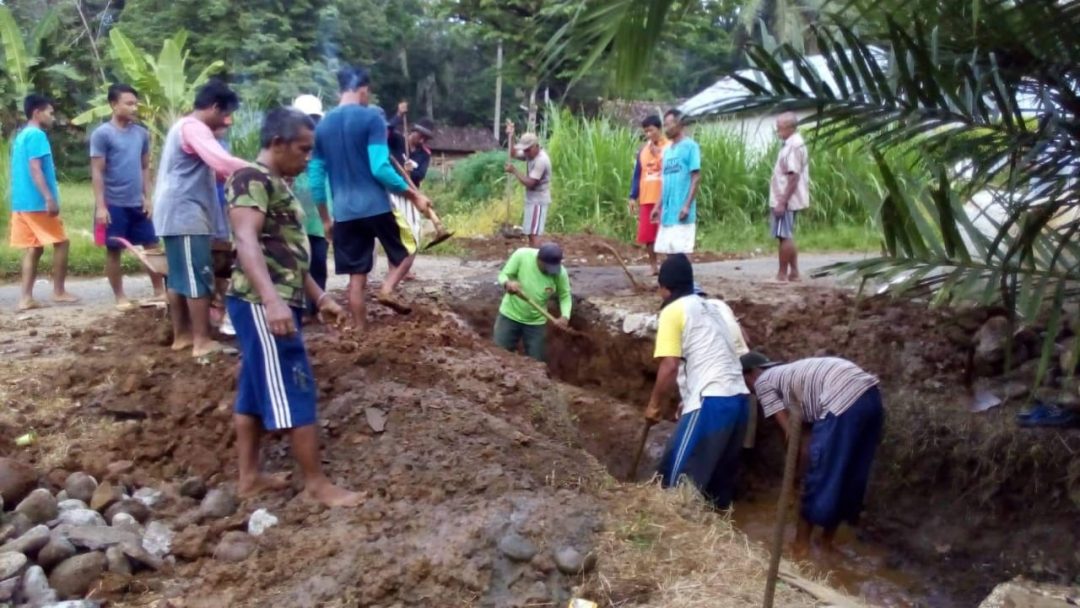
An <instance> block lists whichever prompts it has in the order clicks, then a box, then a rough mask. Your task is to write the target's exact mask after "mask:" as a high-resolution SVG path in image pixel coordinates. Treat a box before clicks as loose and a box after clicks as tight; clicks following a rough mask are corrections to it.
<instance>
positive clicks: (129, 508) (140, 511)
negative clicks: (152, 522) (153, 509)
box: [105, 498, 150, 523]
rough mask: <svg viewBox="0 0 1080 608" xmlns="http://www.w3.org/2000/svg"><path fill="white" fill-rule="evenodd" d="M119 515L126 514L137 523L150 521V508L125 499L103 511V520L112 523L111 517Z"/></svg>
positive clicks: (133, 500) (130, 499) (131, 499)
mask: <svg viewBox="0 0 1080 608" xmlns="http://www.w3.org/2000/svg"><path fill="white" fill-rule="evenodd" d="M120 513H127V514H128V515H130V516H132V517H134V518H135V521H137V522H139V523H143V522H145V521H146V520H148V519H150V508H149V507H147V506H146V505H144V504H143V503H141V502H139V501H137V500H135V499H133V498H125V499H124V500H121V501H120V502H117V503H113V505H112V506H111V507H109V508H108V509H105V519H106V520H108V521H112V520H113V517H115V516H116V515H117V514H120Z"/></svg>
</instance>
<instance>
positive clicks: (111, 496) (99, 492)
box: [90, 481, 124, 513]
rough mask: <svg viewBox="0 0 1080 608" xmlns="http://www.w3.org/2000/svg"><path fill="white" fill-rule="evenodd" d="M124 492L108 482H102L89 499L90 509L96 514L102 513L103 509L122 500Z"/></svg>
mask: <svg viewBox="0 0 1080 608" xmlns="http://www.w3.org/2000/svg"><path fill="white" fill-rule="evenodd" d="M123 498H124V492H123V491H122V490H121V489H120V488H119V487H117V486H114V485H113V484H111V483H109V482H107V481H106V482H104V483H102V484H101V485H99V486H98V487H97V489H96V490H94V495H93V496H91V497H90V508H91V509H93V510H95V511H97V512H98V513H104V512H105V509H108V508H109V507H111V506H112V505H113V503H116V502H119V501H120V500H123Z"/></svg>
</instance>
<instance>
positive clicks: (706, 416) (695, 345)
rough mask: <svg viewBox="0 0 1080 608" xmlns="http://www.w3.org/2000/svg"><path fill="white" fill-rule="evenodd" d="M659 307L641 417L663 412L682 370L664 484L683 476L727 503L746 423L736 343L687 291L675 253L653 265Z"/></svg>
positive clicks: (686, 264) (654, 418)
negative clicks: (653, 368) (652, 371)
mask: <svg viewBox="0 0 1080 608" xmlns="http://www.w3.org/2000/svg"><path fill="white" fill-rule="evenodd" d="M659 283H660V295H661V297H663V300H664V301H663V308H661V310H660V319H659V323H658V325H657V330H656V350H655V353H654V356H655V357H656V358H657V359H659V360H660V367H659V369H658V371H657V373H656V385H655V386H654V387H653V392H652V397H651V398H650V399H649V405H648V406H647V407H646V408H645V419H646V420H647V421H648V422H652V423H655V422H658V421H659V420H661V419H662V418H664V417H666V416H667V415H669V413H668V412H667V411H666V410H667V409H668V408H667V406H668V404H669V403H670V397H669V395H670V393H671V392H672V389H674V388H675V386H676V377H677V376H678V374H679V364H680V363H682V365H683V368H684V370H685V374H686V380H685V384H684V385H683V386H681V387H680V389H681V390H683V391H684V392H683V394H682V395H681V396H682V408H681V411H680V412H679V416H678V418H679V423H678V426H677V427H676V429H675V434H674V435H672V436H671V440H670V441H669V442H668V445H667V449H666V450H665V452H664V456H663V458H662V459H661V461H660V470H659V473H660V476H661V480H662V485H663V487H665V488H668V487H672V486H674V485H676V484H677V483H678V482H679V480H680V478H682V477H687V478H689V480H690V482H691V483H693V484H694V486H695V487H697V489H698V490H699V491H700V492H701V493H702V494H704V495H705V497H706V498H707V499H708V500H709V501H710V502H711V503H712V504H713V505H715V506H716V507H717V508H721V509H726V508H727V507H728V506H730V505H731V500H732V497H733V495H734V490H735V474H736V472H737V471H738V466H739V455H740V452H741V451H742V444H743V436H744V435H745V434H746V426H747V418H748V412H747V399H748V397H749V391H747V390H746V383H745V382H743V378H742V368H741V366H740V365H739V356H738V354H737V350H736V349H737V346H736V344H737V340H736V337H735V336H734V335H733V332H732V330H731V329H730V326H729V322H728V320H727V319H725V317H724V315H723V314H721V311H720V309H719V308H718V307H715V306H712V305H710V304H709V303H708V302H707V301H706V300H705V298H703V297H701V296H700V295H697V294H696V293H695V290H694V270H693V267H692V266H691V265H690V260H689V259H687V257H686V256H685V255H683V254H674V255H671V256H669V257H668V259H667V260H665V261H664V263H663V264H662V265H661V266H660V276H659Z"/></svg>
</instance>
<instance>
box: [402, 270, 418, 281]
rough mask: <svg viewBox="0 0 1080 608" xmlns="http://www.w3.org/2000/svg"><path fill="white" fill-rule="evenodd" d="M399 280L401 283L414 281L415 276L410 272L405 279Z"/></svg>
mask: <svg viewBox="0 0 1080 608" xmlns="http://www.w3.org/2000/svg"><path fill="white" fill-rule="evenodd" d="M401 280H402V281H415V280H416V275H415V274H413V273H411V272H410V273H409V274H407V275H405V278H403V279H401Z"/></svg>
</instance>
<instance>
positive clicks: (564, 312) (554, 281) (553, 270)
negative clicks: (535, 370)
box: [494, 243, 572, 361]
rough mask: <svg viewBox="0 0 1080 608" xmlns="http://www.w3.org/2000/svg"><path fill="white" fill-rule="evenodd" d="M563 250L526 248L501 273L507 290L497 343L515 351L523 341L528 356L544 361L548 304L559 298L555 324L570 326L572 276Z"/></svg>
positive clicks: (497, 323) (553, 246)
mask: <svg viewBox="0 0 1080 608" xmlns="http://www.w3.org/2000/svg"><path fill="white" fill-rule="evenodd" d="M562 259H563V252H562V248H561V247H559V246H558V245H556V244H555V243H544V244H543V245H541V246H540V248H539V249H533V248H531V247H522V248H521V249H518V250H517V251H515V252H514V253H513V254H512V255H511V256H510V259H509V260H508V261H507V262H506V265H505V266H503V269H502V272H500V273H499V285H501V286H502V287H503V289H505V290H506V295H504V296H503V299H502V304H501V305H500V306H499V316H498V317H496V319H495V331H494V339H495V343H496V344H498V345H499V346H501V347H503V348H505V349H506V350H509V351H511V352H513V351H516V350H517V347H518V343H519V342H524V343H525V354H527V355H529V356H530V357H532V358H533V359H536V360H537V361H543V360H544V348H545V343H546V336H547V328H546V327H545V323H547V316H546V315H545V314H544V313H545V312H547V302H548V299H549V298H551V296H553V295H555V296H558V298H559V318H558V319H556V320H555V323H556V324H557V325H559V326H560V327H561V328H563V329H568V328H569V327H570V308H571V304H572V299H571V297H570V275H568V274H567V272H566V268H564V267H563V265H562Z"/></svg>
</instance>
